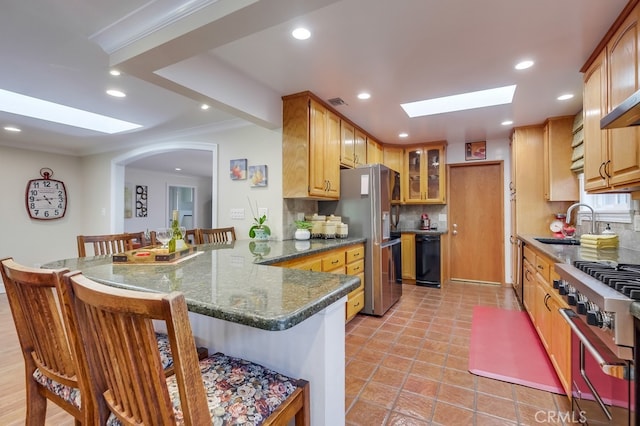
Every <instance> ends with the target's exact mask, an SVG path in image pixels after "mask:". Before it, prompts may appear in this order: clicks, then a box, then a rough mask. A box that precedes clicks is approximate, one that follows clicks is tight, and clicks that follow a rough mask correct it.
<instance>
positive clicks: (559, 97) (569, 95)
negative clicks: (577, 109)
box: [558, 93, 573, 101]
mask: <svg viewBox="0 0 640 426" xmlns="http://www.w3.org/2000/svg"><path fill="white" fill-rule="evenodd" d="M571 98H573V95H572V94H571V93H565V94H564V95H560V96H558V100H559V101H566V100H567V99H571Z"/></svg>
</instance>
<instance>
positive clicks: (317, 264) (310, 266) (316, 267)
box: [295, 258, 322, 272]
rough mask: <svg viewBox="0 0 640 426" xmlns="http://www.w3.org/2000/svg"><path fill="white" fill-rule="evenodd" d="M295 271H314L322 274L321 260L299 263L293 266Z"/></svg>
mask: <svg viewBox="0 0 640 426" xmlns="http://www.w3.org/2000/svg"><path fill="white" fill-rule="evenodd" d="M295 269H302V270H303V271H315V272H322V259H320V258H317V259H311V260H307V261H306V262H301V263H300V264H298V265H296V266H295Z"/></svg>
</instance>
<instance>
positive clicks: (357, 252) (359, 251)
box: [347, 246, 364, 263]
mask: <svg viewBox="0 0 640 426" xmlns="http://www.w3.org/2000/svg"><path fill="white" fill-rule="evenodd" d="M360 259H362V260H364V246H360V247H356V248H352V249H349V250H347V263H351V262H354V261H356V260H360Z"/></svg>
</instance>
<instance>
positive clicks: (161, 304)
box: [62, 272, 211, 425]
mask: <svg viewBox="0 0 640 426" xmlns="http://www.w3.org/2000/svg"><path fill="white" fill-rule="evenodd" d="M63 281H64V282H63V285H62V289H63V290H62V297H63V299H64V300H65V302H64V304H65V307H69V308H70V309H69V310H70V311H71V313H70V315H71V316H72V317H74V321H73V324H75V325H76V327H77V332H78V334H79V335H80V336H82V339H83V342H84V345H85V348H86V352H87V354H88V358H89V368H90V373H91V378H92V384H93V386H94V387H93V389H94V394H95V395H100V396H101V397H100V398H99V399H98V408H99V411H100V413H101V416H105V415H107V413H108V412H113V413H114V414H115V415H116V416H117V417H118V418H119V419H120V421H121V422H122V423H123V424H145V425H155V424H163V425H172V424H176V419H175V415H174V411H173V407H172V403H171V399H170V397H169V391H168V387H167V383H166V379H165V374H164V371H163V369H162V364H161V360H160V353H159V350H158V345H157V342H156V338H155V333H154V328H153V320H159V321H164V322H165V324H166V326H167V335H168V337H169V343H170V346H171V350H172V356H173V362H174V366H175V374H176V380H177V382H178V388H179V391H180V396H181V398H180V399H181V408H182V411H183V413H184V416H185V424H187V425H200V424H210V423H211V418H210V415H209V410H208V408H207V401H206V396H205V393H204V387H203V386H202V379H201V378H200V370H199V367H198V355H197V352H196V350H195V347H194V345H193V333H192V331H191V325H190V323H189V317H188V312H187V305H186V302H185V299H184V296H183V295H182V294H180V293H171V294H168V295H166V294H165V295H162V294H152V293H143V292H137V291H130V290H124V289H117V288H113V287H108V286H104V285H101V284H98V283H95V282H94V281H92V280H90V279H89V278H87V277H85V276H83V275H82V274H81V273H79V272H75V273H69V274H66V275H65V276H64V280H63Z"/></svg>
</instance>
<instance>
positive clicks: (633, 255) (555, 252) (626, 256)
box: [518, 235, 640, 319]
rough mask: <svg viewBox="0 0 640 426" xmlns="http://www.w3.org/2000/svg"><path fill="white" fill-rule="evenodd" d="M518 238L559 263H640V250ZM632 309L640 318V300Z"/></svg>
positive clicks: (524, 237) (520, 236)
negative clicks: (603, 248)
mask: <svg viewBox="0 0 640 426" xmlns="http://www.w3.org/2000/svg"><path fill="white" fill-rule="evenodd" d="M518 238H519V239H520V240H522V241H524V242H525V243H526V244H527V245H531V246H532V247H535V248H536V249H537V250H539V251H541V252H542V253H544V254H546V255H547V256H549V257H550V258H552V259H554V260H555V261H556V262H557V263H572V262H573V261H574V260H592V261H593V260H610V261H613V262H617V263H633V264H638V263H640V251H637V250H631V249H626V248H623V247H618V248H616V249H605V250H595V249H591V248H586V247H581V246H577V245H576V246H573V245H561V244H544V243H541V242H539V241H536V240H535V239H534V236H523V235H518ZM630 310H631V314H632V315H633V316H634V317H636V318H638V319H640V302H633V303H632V304H631V309H630Z"/></svg>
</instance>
